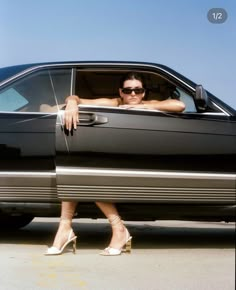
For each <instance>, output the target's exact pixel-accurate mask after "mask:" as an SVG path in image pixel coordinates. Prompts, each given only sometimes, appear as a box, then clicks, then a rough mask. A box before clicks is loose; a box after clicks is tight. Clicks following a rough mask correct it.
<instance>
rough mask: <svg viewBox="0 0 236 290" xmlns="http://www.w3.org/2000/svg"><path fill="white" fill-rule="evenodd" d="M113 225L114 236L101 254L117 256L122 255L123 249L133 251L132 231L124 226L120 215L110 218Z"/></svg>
mask: <svg viewBox="0 0 236 290" xmlns="http://www.w3.org/2000/svg"><path fill="white" fill-rule="evenodd" d="M109 221H110V224H111V227H112V238H111V242H110V244H109V246H108V247H107V248H106V249H104V250H103V251H102V252H101V253H100V254H101V255H104V256H116V255H120V254H121V252H122V251H124V250H126V251H127V252H130V251H131V239H132V237H131V236H130V233H129V232H128V230H127V228H126V227H125V226H124V224H123V222H122V220H121V219H120V217H119V216H115V217H113V218H112V219H109Z"/></svg>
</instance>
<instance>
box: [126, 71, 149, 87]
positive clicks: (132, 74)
mask: <svg viewBox="0 0 236 290" xmlns="http://www.w3.org/2000/svg"><path fill="white" fill-rule="evenodd" d="M128 80H138V81H140V82H141V83H142V85H143V87H144V88H145V83H144V79H143V77H142V76H141V74H139V73H137V72H129V73H127V74H125V75H124V76H123V77H122V78H121V80H120V88H123V86H124V82H125V81H128Z"/></svg>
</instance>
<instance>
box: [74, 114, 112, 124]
mask: <svg viewBox="0 0 236 290" xmlns="http://www.w3.org/2000/svg"><path fill="white" fill-rule="evenodd" d="M107 122H108V118H107V117H105V116H103V115H97V114H94V113H89V112H84V113H82V112H80V113H79V123H78V125H80V126H93V125H102V124H106V123H107Z"/></svg>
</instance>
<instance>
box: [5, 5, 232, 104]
mask: <svg viewBox="0 0 236 290" xmlns="http://www.w3.org/2000/svg"><path fill="white" fill-rule="evenodd" d="M211 8H224V9H225V10H226V11H227V13H228V18H227V20H226V21H225V23H223V24H213V23H211V22H209V21H208V19H207V12H208V11H209V10H210V9H211ZM0 37H1V46H0V67H4V66H8V65H14V64H22V63H32V62H44V61H61V60H134V61H148V62H156V63H161V64H165V65H167V66H169V67H171V68H173V69H175V70H176V71H178V72H180V73H182V74H183V75H185V76H186V77H188V78H190V79H192V80H193V81H195V82H196V83H199V84H202V85H203V86H204V87H205V88H206V89H208V90H209V91H210V92H212V93H213V94H215V95H216V96H217V97H219V98H220V99H222V100H223V101H225V102H226V103H228V104H229V105H231V106H232V107H234V108H235V109H236V93H235V91H236V88H235V87H236V57H235V54H236V53H235V52H236V1H235V0H221V1H220V0H60V1H59V0H20V1H18V0H0Z"/></svg>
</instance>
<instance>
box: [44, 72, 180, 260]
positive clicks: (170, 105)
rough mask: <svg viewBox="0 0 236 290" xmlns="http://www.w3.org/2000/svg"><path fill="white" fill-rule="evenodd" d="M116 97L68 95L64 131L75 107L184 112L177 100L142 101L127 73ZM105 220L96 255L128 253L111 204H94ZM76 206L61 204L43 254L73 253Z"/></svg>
mask: <svg viewBox="0 0 236 290" xmlns="http://www.w3.org/2000/svg"><path fill="white" fill-rule="evenodd" d="M119 94H120V98H114V99H107V98H99V99H82V98H80V97H79V96H76V95H72V96H69V97H67V98H66V101H65V103H66V108H65V114H64V123H65V127H66V129H67V130H69V131H71V130H72V129H73V128H76V127H77V123H78V121H79V111H78V105H79V104H87V105H89V104H90V105H102V106H115V107H118V106H120V107H123V108H127V109H129V108H145V109H157V110H161V111H168V112H182V111H183V110H184V109H185V105H184V103H182V102H181V101H179V100H172V99H171V100H164V101H157V100H150V101H144V100H143V99H144V96H145V87H144V82H143V80H142V77H141V76H140V75H139V74H137V73H135V72H131V73H128V74H127V75H125V76H124V78H123V79H122V80H121V84H120V88H119ZM96 205H97V206H98V207H99V208H100V209H101V211H102V212H103V213H104V215H105V216H106V218H107V219H108V220H109V222H110V224H111V229H112V238H111V241H110V244H109V246H108V247H107V248H105V249H104V250H103V251H102V252H101V253H100V254H101V255H106V256H116V255H120V254H121V252H123V250H126V251H131V239H132V237H131V236H130V233H129V231H128V230H127V228H126V227H125V225H124V224H123V222H122V220H121V218H120V216H119V213H118V211H117V209H116V206H115V204H113V203H109V202H96ZM76 206H77V202H75V201H63V202H62V207H61V218H60V224H59V228H58V231H57V234H56V237H55V239H54V242H53V246H52V247H51V248H49V249H48V250H47V252H46V253H45V254H46V255H59V254H61V253H62V252H63V250H64V249H65V247H66V246H67V245H68V244H69V243H73V249H74V252H75V250H76V239H77V237H76V236H75V234H74V232H73V230H72V218H73V216H74V212H75V209H76Z"/></svg>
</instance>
